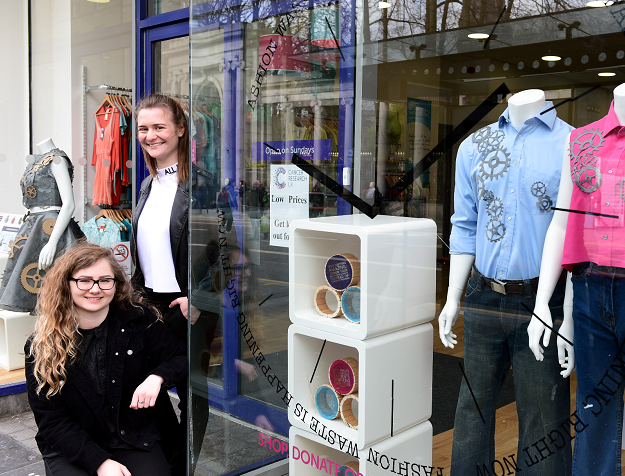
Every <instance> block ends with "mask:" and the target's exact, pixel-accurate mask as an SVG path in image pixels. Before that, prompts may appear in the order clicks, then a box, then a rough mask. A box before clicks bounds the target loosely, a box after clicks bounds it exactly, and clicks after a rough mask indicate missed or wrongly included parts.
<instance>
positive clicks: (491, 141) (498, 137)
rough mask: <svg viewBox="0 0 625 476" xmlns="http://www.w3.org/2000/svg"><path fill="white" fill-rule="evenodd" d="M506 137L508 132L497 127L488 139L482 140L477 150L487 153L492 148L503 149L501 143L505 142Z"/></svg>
mask: <svg viewBox="0 0 625 476" xmlns="http://www.w3.org/2000/svg"><path fill="white" fill-rule="evenodd" d="M505 137H506V134H505V133H504V131H500V130H497V129H495V130H494V131H493V132H492V133H491V135H490V137H488V139H486V140H485V141H482V142H480V143H479V144H478V145H477V151H478V152H480V153H486V152H490V151H491V150H495V149H501V148H502V147H501V143H502V142H503V140H504V138H505Z"/></svg>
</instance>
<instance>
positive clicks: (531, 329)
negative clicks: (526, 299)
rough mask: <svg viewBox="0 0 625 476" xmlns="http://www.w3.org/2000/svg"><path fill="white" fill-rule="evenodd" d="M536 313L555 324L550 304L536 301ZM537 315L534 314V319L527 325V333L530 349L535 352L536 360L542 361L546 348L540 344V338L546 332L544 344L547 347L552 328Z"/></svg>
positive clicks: (547, 321)
mask: <svg viewBox="0 0 625 476" xmlns="http://www.w3.org/2000/svg"><path fill="white" fill-rule="evenodd" d="M534 314H536V316H540V318H541V319H542V320H543V321H545V322H546V323H547V324H549V325H550V326H553V321H552V320H551V310H550V309H549V304H542V303H536V307H535V308H534ZM536 316H532V320H531V322H530V324H529V326H527V334H528V336H529V343H530V349H531V350H532V352H533V353H534V357H536V360H538V361H540V362H542V361H543V358H544V356H543V353H544V349H543V348H542V347H541V346H540V338H541V337H542V335H543V333H544V334H545V336H544V338H543V345H544V346H545V347H547V346H548V345H549V340H550V339H551V329H549V328H548V327H546V326H545V325H544V324H543V323H542V322H540V321H539V320H538V319H536Z"/></svg>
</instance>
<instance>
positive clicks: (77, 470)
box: [43, 443, 171, 476]
mask: <svg viewBox="0 0 625 476" xmlns="http://www.w3.org/2000/svg"><path fill="white" fill-rule="evenodd" d="M108 451H109V453H111V455H113V458H112V459H113V460H115V461H117V462H118V463H121V464H123V465H124V466H126V468H128V471H130V473H131V474H132V476H170V474H171V473H170V471H169V464H168V463H167V460H166V459H165V455H164V454H163V451H162V450H161V447H160V446H159V444H158V443H156V444H155V445H154V447H153V448H152V451H143V450H116V449H113V450H108ZM43 461H44V464H45V467H46V476H89V473H88V472H87V471H86V470H85V469H84V468H81V467H80V466H78V465H76V464H74V463H70V462H69V461H67V459H66V458H65V457H64V456H61V455H59V456H54V457H52V458H44V460H43Z"/></svg>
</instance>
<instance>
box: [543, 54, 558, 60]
mask: <svg viewBox="0 0 625 476" xmlns="http://www.w3.org/2000/svg"><path fill="white" fill-rule="evenodd" d="M541 59H542V60H543V61H560V60H561V59H562V58H560V57H559V56H556V55H546V56H543V57H542V58H541Z"/></svg>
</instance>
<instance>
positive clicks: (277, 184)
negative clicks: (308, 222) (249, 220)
mask: <svg viewBox="0 0 625 476" xmlns="http://www.w3.org/2000/svg"><path fill="white" fill-rule="evenodd" d="M308 181H309V177H308V174H307V173H306V172H304V171H303V170H301V169H300V168H299V167H297V166H296V165H272V166H271V186H270V190H271V202H270V208H269V210H270V215H269V219H270V227H269V228H270V230H269V231H270V233H271V239H270V244H271V246H283V247H288V246H289V240H290V239H291V236H290V233H289V225H290V223H291V220H299V219H302V218H308V207H309V203H308V202H309V190H310V189H309V185H308Z"/></svg>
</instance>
